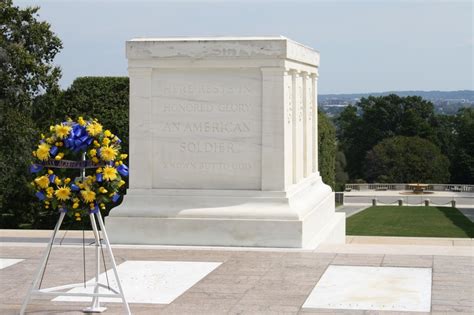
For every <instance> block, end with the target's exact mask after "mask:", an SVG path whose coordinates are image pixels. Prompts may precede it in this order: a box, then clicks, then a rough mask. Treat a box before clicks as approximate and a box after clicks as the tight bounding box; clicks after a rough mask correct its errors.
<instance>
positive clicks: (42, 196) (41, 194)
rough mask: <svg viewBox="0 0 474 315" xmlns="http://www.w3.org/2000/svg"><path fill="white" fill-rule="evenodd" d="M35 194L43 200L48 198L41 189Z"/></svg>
mask: <svg viewBox="0 0 474 315" xmlns="http://www.w3.org/2000/svg"><path fill="white" fill-rule="evenodd" d="M35 196H36V197H38V199H39V200H41V201H43V200H45V199H46V196H45V195H44V194H43V193H42V192H41V191H38V192H36V194H35Z"/></svg>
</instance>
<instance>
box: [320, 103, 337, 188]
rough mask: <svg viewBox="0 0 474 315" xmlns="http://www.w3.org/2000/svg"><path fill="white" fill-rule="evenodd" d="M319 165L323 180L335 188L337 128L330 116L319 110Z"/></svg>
mask: <svg viewBox="0 0 474 315" xmlns="http://www.w3.org/2000/svg"><path fill="white" fill-rule="evenodd" d="M318 144H319V147H318V164H319V165H318V167H319V172H320V174H321V177H322V179H323V182H324V183H326V184H328V185H329V186H331V187H332V188H333V189H335V184H336V180H335V168H336V165H335V163H336V129H335V127H334V125H333V124H332V122H331V121H330V120H329V118H328V117H327V116H326V115H325V114H324V113H322V112H318Z"/></svg>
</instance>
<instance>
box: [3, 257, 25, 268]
mask: <svg viewBox="0 0 474 315" xmlns="http://www.w3.org/2000/svg"><path fill="white" fill-rule="evenodd" d="M23 260H24V259H13V258H0V270H1V269H5V268H7V267H10V266H13V265H14V264H17V263H19V262H20V261H23Z"/></svg>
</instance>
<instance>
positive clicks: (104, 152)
mask: <svg viewBox="0 0 474 315" xmlns="http://www.w3.org/2000/svg"><path fill="white" fill-rule="evenodd" d="M117 154H118V150H117V149H116V148H115V147H110V146H108V145H107V146H105V147H102V148H101V149H100V157H101V158H102V160H104V161H106V162H108V161H112V160H115V157H116V156H117Z"/></svg>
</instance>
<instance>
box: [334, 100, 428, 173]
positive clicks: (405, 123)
mask: <svg viewBox="0 0 474 315" xmlns="http://www.w3.org/2000/svg"><path fill="white" fill-rule="evenodd" d="M434 122H435V113H434V106H433V104H432V103H431V102H428V101H426V100H423V99H422V98H421V97H418V96H407V97H400V96H397V95H395V94H390V95H387V96H380V97H374V96H369V97H368V98H362V99H361V100H360V101H359V102H357V103H356V104H355V106H348V107H347V108H346V109H345V110H344V111H343V112H342V113H341V114H340V116H339V117H338V118H337V119H336V124H337V127H338V139H339V141H340V143H341V147H342V149H343V151H344V154H345V155H346V158H347V170H348V173H349V176H350V178H352V179H354V178H360V177H362V176H363V169H362V164H363V161H364V158H365V155H366V154H367V152H368V151H369V150H370V149H371V148H372V147H373V146H374V145H376V144H377V143H379V142H380V141H382V140H383V139H386V138H390V137H395V136H407V137H413V136H418V137H421V138H424V139H429V140H431V141H434V140H435V139H436V135H435V131H434V127H433V126H434Z"/></svg>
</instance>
